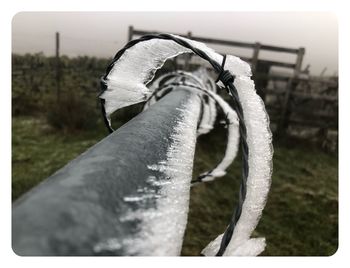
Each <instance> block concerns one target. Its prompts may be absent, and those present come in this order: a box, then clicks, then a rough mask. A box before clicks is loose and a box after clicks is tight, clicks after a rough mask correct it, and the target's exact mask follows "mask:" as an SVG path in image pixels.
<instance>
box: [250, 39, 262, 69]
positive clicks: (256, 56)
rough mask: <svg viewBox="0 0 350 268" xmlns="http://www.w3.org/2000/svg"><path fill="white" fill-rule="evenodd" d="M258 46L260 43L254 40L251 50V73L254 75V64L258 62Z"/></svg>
mask: <svg viewBox="0 0 350 268" xmlns="http://www.w3.org/2000/svg"><path fill="white" fill-rule="evenodd" d="M260 47H261V44H260V43H259V42H256V43H255V46H254V51H253V56H252V63H251V67H252V73H253V75H255V71H256V66H257V64H258V57H259V52H260Z"/></svg>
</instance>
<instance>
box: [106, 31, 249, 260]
mask: <svg viewBox="0 0 350 268" xmlns="http://www.w3.org/2000/svg"><path fill="white" fill-rule="evenodd" d="M151 39H164V40H172V41H174V42H176V43H178V44H179V45H181V46H183V47H186V48H188V49H190V50H191V51H193V53H195V54H196V55H198V56H199V57H201V58H202V59H204V60H206V61H208V62H209V63H210V64H211V66H212V67H213V68H214V70H215V71H216V72H217V73H218V74H219V75H218V80H220V81H221V82H222V83H223V85H224V86H225V88H226V90H227V92H228V93H229V95H230V96H231V97H232V101H233V109H234V110H235V111H236V113H237V116H238V119H239V133H240V143H241V148H242V180H241V184H240V190H239V196H238V203H237V204H236V207H235V209H234V212H233V215H232V218H231V221H230V223H229V225H228V226H227V228H226V230H225V232H224V235H223V237H222V240H221V244H220V248H219V251H218V252H217V253H216V256H222V255H223V254H224V252H225V250H226V248H227V246H228V244H229V242H230V240H231V238H232V234H233V231H234V229H235V226H236V224H237V222H238V220H239V218H240V216H241V213H242V205H243V202H244V200H245V196H246V192H247V178H248V174H249V164H248V158H249V148H248V143H247V128H246V125H245V122H244V114H243V108H242V105H241V102H240V100H239V96H238V92H237V89H236V87H235V86H234V84H233V82H234V79H235V77H234V76H233V75H232V74H231V73H230V72H229V71H228V70H225V69H224V65H225V61H226V55H224V56H223V62H222V64H221V65H220V64H218V63H217V62H216V61H215V60H213V59H212V58H210V57H209V56H208V55H207V53H205V52H204V51H202V50H201V49H198V48H195V47H193V46H192V45H191V44H190V43H188V42H187V41H186V40H185V39H182V38H178V37H176V36H174V35H171V34H149V35H144V36H142V37H140V38H138V39H134V40H132V41H130V42H129V43H127V44H126V45H125V46H124V47H123V48H122V49H121V50H119V51H118V52H117V54H116V55H115V56H114V58H113V60H112V62H111V63H110V64H109V65H108V67H107V69H106V72H105V74H104V76H103V77H102V78H101V90H102V92H101V94H102V93H103V92H104V91H105V90H106V89H107V79H108V78H107V77H108V74H109V73H110V71H111V70H112V68H113V65H114V64H115V62H116V61H118V60H119V58H120V57H121V56H122V55H123V54H124V52H125V51H126V50H127V49H129V48H131V47H132V46H134V45H136V44H138V43H140V42H143V41H147V40H151ZM218 80H217V81H218ZM101 109H102V115H103V118H104V122H105V124H106V126H107V128H108V130H109V131H110V132H113V131H114V129H113V128H112V126H111V124H110V122H109V120H108V118H107V114H106V110H105V100H104V99H101Z"/></svg>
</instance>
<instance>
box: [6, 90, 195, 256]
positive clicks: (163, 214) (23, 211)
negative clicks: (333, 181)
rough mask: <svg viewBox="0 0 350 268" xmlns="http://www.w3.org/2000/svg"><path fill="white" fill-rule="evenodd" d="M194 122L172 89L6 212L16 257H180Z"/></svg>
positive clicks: (187, 100) (188, 105) (191, 97)
mask: <svg viewBox="0 0 350 268" xmlns="http://www.w3.org/2000/svg"><path fill="white" fill-rule="evenodd" d="M199 114H200V97H199V96H198V93H196V92H193V91H190V90H187V89H185V88H180V87H179V88H178V90H176V91H174V92H171V93H170V94H168V95H167V96H165V97H164V98H162V99H161V100H160V101H159V102H157V103H156V104H155V105H153V106H152V107H150V108H149V109H148V110H147V111H145V112H143V113H141V114H139V115H138V116H136V117H135V118H133V119H132V120H131V121H129V122H128V123H127V124H125V125H124V126H122V127H121V128H119V129H118V130H117V131H115V132H114V133H112V134H111V135H109V136H108V137H106V138H105V139H103V140H102V141H100V142H99V143H98V144H96V145H95V146H93V147H92V148H90V149H89V150H88V151H86V152H85V153H83V154H82V155H80V156H79V157H78V158H76V159H75V160H73V161H71V162H70V163H69V164H68V165H66V166H65V167H63V168H62V169H61V170H59V171H58V172H56V173H55V174H54V175H52V176H51V177H49V178H48V179H46V180H45V181H44V182H43V183H41V184H40V185H38V186H37V187H35V188H34V189H32V190H31V191H29V192H28V193H26V194H25V195H24V196H23V197H22V198H20V199H19V200H17V201H16V202H15V203H14V204H13V210H12V247H13V250H14V251H15V252H16V253H17V254H18V255H143V256H151V255H156V256H160V255H179V254H180V251H181V246H182V240H183V235H184V231H185V227H186V223H187V214H188V206H189V191H190V181H191V179H192V167H193V158H194V152H195V143H196V128H197V124H198V119H199Z"/></svg>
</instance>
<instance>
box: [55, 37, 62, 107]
mask: <svg viewBox="0 0 350 268" xmlns="http://www.w3.org/2000/svg"><path fill="white" fill-rule="evenodd" d="M60 76H61V74H60V33H59V32H56V95H57V101H59V100H60V91H61V85H60V83H61V81H60V80H61V77H60Z"/></svg>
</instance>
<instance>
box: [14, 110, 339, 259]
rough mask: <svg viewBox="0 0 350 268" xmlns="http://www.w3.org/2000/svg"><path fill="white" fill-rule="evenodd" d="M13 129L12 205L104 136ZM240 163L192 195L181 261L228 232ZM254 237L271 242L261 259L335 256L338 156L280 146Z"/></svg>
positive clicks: (217, 153) (209, 139) (205, 159)
mask: <svg viewBox="0 0 350 268" xmlns="http://www.w3.org/2000/svg"><path fill="white" fill-rule="evenodd" d="M12 123H13V125H12V131H13V132H12V195H13V199H16V198H18V197H19V196H20V195H22V194H23V193H25V192H26V191H28V190H29V189H30V188H32V187H33V186H35V185H36V184H38V183H39V182H40V181H42V180H43V179H45V178H46V177H48V176H49V175H51V174H52V173H54V172H55V171H56V170H57V169H59V168H61V167H62V166H64V165H65V164H66V163H67V162H68V161H70V160H71V159H74V158H75V157H76V156H78V155H79V154H80V153H82V152H83V151H85V150H86V149H87V148H89V147H91V146H92V145H93V144H95V143H96V142H97V141H99V140H100V139H102V138H103V137H104V136H105V135H106V131H105V129H104V128H103V126H102V123H101V124H100V125H101V128H98V129H95V130H94V131H90V132H76V133H64V132H56V131H54V130H52V129H50V128H49V127H48V126H47V124H46V123H45V121H44V120H43V119H38V118H36V119H34V118H32V117H15V118H13V121H12ZM224 141H225V132H224V131H222V129H218V130H215V131H214V132H212V133H211V134H209V135H205V136H202V137H200V139H199V141H198V144H197V149H196V150H197V151H196V158H195V166H194V176H197V175H198V174H199V173H201V172H203V171H207V170H208V169H210V168H212V167H214V166H215V165H216V164H217V163H218V161H220V159H221V157H222V156H223V152H224V149H225V142H224ZM214 144H215V146H213V145H214ZM239 158H240V157H237V160H236V161H235V163H234V164H233V166H232V167H231V168H230V169H229V172H228V175H227V176H225V177H223V178H219V179H217V180H216V181H214V182H209V183H204V184H201V185H198V186H197V187H193V189H192V190H191V203H190V213H189V223H188V226H187V230H186V234H185V239H184V244H183V250H182V255H197V256H198V255H199V253H200V251H201V250H202V249H203V248H204V247H205V246H206V245H207V244H208V243H209V242H210V241H211V240H213V239H214V238H215V237H216V236H218V235H219V234H221V233H222V232H223V231H224V230H225V227H226V225H227V223H228V222H229V219H230V217H231V214H232V211H233V208H234V206H235V200H236V197H237V193H238V185H239V181H240V174H241V173H240V172H241V166H240V160H239ZM253 235H254V236H264V237H266V241H267V247H266V250H265V251H264V253H263V255H273V256H276V255H286V256H287V255H288V256H290V255H308V256H310V255H313V256H316V255H317V256H320V255H332V254H333V253H334V252H335V251H336V249H337V244H338V158H337V156H334V155H329V154H326V153H324V152H322V151H320V150H319V149H317V148H315V147H313V146H310V145H308V144H304V143H302V144H300V143H296V142H293V143H291V144H289V145H288V144H287V143H281V144H275V154H274V173H273V178H272V187H271V191H270V194H269V199H268V202H267V205H266V208H265V210H264V213H263V216H262V219H261V221H260V223H259V225H258V227H257V229H256V231H255V232H254V234H253Z"/></svg>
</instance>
